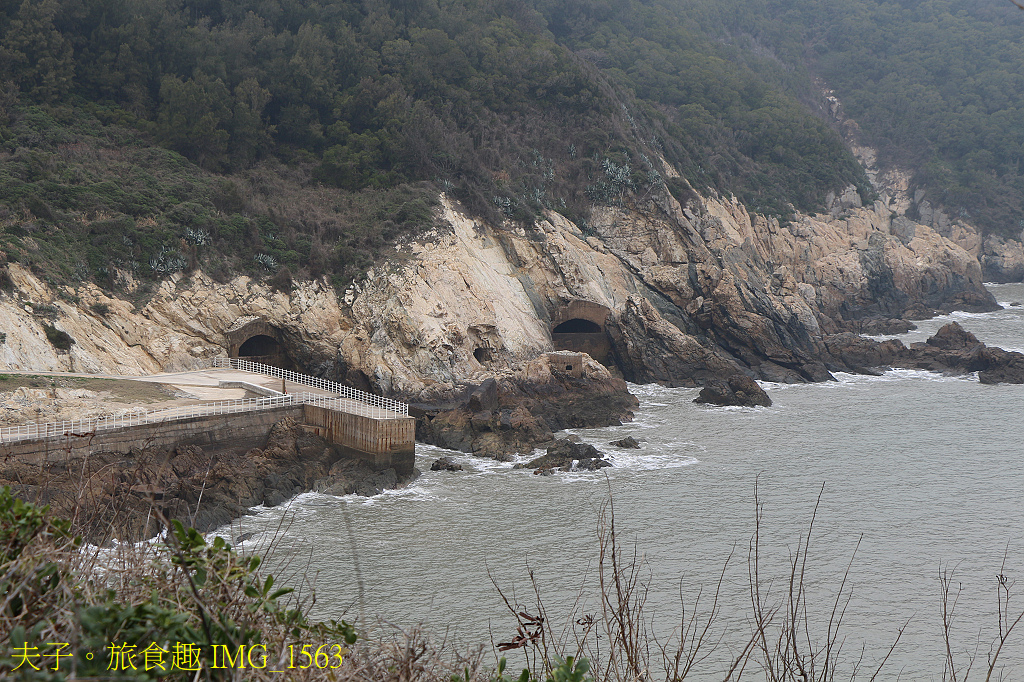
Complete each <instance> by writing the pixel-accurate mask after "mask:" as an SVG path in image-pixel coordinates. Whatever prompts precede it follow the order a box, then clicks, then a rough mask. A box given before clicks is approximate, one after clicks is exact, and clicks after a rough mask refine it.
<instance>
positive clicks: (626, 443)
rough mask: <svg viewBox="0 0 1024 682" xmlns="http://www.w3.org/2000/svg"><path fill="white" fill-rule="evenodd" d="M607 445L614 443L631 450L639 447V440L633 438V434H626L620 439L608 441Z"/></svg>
mask: <svg viewBox="0 0 1024 682" xmlns="http://www.w3.org/2000/svg"><path fill="white" fill-rule="evenodd" d="M609 445H614V446H615V447H617V448H627V449H633V450H639V449H640V441H638V440H637V439H636V438H633V436H626V437H625V438H623V439H621V440H613V441H612V442H610V443H609Z"/></svg>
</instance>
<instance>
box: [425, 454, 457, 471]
mask: <svg viewBox="0 0 1024 682" xmlns="http://www.w3.org/2000/svg"><path fill="white" fill-rule="evenodd" d="M430 470H431V471H462V465H461V464H458V463H456V462H455V460H453V459H452V458H451V457H438V458H437V459H435V460H434V461H433V462H432V463H431V465H430Z"/></svg>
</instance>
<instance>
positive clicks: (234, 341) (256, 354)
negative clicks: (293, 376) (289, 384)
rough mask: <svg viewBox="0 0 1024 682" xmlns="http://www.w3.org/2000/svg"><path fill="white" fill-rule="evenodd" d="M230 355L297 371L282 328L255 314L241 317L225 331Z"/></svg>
mask: <svg viewBox="0 0 1024 682" xmlns="http://www.w3.org/2000/svg"><path fill="white" fill-rule="evenodd" d="M225 336H226V337H227V341H228V356H229V357H232V358H242V359H245V360H249V361H251V362H259V363H261V364H264V365H271V366H272V367H279V368H281V369H288V370H292V371H297V370H298V369H299V368H298V367H297V366H296V363H295V361H294V360H292V358H291V357H290V355H289V354H288V348H287V347H286V346H285V344H284V343H283V341H284V339H283V336H282V334H281V330H280V329H278V328H276V327H274V326H273V325H271V324H270V323H268V322H267V321H266V320H264V319H263V318H261V317H257V316H255V315H253V316H248V317H240V318H238V320H236V321H235V324H234V325H232V326H231V328H230V329H228V330H227V332H226V333H225Z"/></svg>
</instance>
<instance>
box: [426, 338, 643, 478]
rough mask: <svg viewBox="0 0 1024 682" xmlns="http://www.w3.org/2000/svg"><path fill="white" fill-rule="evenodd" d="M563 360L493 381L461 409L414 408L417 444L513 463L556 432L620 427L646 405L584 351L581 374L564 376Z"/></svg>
mask: <svg viewBox="0 0 1024 682" xmlns="http://www.w3.org/2000/svg"><path fill="white" fill-rule="evenodd" d="M559 357H560V356H559V354H557V353H551V354H548V355H544V356H541V357H539V358H537V359H535V360H532V361H531V362H529V363H527V364H526V365H525V366H524V367H523V368H522V370H520V371H519V372H516V373H515V374H512V373H510V374H507V375H504V376H499V377H495V378H493V379H487V380H486V381H484V382H483V383H482V384H480V386H478V387H474V388H473V389H472V390H470V391H468V392H467V393H468V395H467V393H464V394H463V396H466V397H464V398H463V399H462V400H461V401H460V400H458V399H456V400H455V401H454V404H452V402H446V403H441V404H437V405H427V404H422V403H421V404H418V405H415V406H414V407H415V409H414V410H411V411H410V413H411V414H414V415H415V416H416V418H417V419H416V439H417V440H418V441H420V442H424V443H430V444H432V445H437V446H439V447H442V448H446V449H448V450H458V451H460V452H471V453H473V454H475V455H477V456H480V457H492V458H495V459H498V460H499V461H508V460H509V459H511V457H512V455H513V454H514V453H517V452H519V453H528V452H531V451H532V450H533V449H534V448H535V447H538V446H545V445H547V444H549V443H551V442H553V441H554V440H555V436H554V433H555V432H556V431H561V430H563V429H570V428H586V427H595V426H612V425H618V424H621V423H622V422H623V421H628V420H630V419H632V418H633V410H635V409H636V408H637V407H638V405H639V401H638V400H637V399H636V396H633V395H631V394H630V393H629V390H628V389H627V387H626V382H625V381H623V380H622V379H619V378H616V377H613V376H612V375H611V374H610V373H609V372H608V370H607V369H605V368H604V367H603V366H601V365H600V364H598V363H597V362H595V361H594V360H592V359H591V358H590V357H589V356H587V355H585V354H583V355H582V371H581V372H579V373H576V374H574V373H567V372H565V371H561V370H559V365H560V364H561V365H563V366H564V364H565V363H564V362H562V363H559V362H558V361H557V360H558V358H559ZM573 357H575V358H577V359H578V358H580V357H581V356H579V355H574V356H573ZM552 358H555V360H552ZM478 408H487V409H478Z"/></svg>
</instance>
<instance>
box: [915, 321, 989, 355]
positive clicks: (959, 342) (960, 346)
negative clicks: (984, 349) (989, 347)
mask: <svg viewBox="0 0 1024 682" xmlns="http://www.w3.org/2000/svg"><path fill="white" fill-rule="evenodd" d="M927 343H928V345H929V346H934V347H935V348H941V349H943V350H966V349H968V348H973V347H974V346H977V345H978V344H980V343H981V341H978V337H977V336H975V335H974V334H972V333H970V332H969V331H967V330H965V329H964V328H963V327H961V326H960V325H959V324H958V323H957V322H950V323H949V324H945V325H943V326H942V328H941V329H939V331H937V332H935V336H932V337H931V338H929V339H928V341H927Z"/></svg>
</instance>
